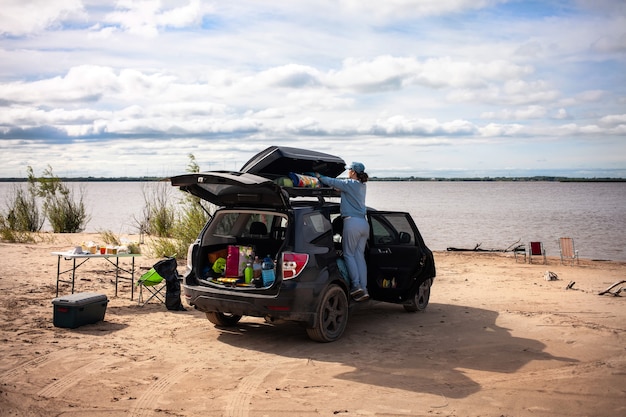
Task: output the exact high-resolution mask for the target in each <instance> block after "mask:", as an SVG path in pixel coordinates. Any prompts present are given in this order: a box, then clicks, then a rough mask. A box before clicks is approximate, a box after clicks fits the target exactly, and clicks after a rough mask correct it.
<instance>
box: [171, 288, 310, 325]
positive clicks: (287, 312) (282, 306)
mask: <svg viewBox="0 0 626 417" xmlns="http://www.w3.org/2000/svg"><path fill="white" fill-rule="evenodd" d="M182 288H183V294H184V296H185V299H186V300H187V303H188V304H189V305H191V306H193V307H194V308H195V309H196V310H199V311H203V312H220V313H230V314H235V315H238V316H252V317H268V316H269V317H272V318H274V319H280V320H289V321H298V322H303V323H305V324H307V325H309V326H312V325H313V323H314V320H315V313H314V312H313V311H306V310H304V311H303V310H302V309H295V308H294V305H293V301H291V302H290V301H288V300H287V298H289V299H291V300H293V299H294V297H280V296H275V295H262V294H257V293H248V294H242V295H234V294H232V292H229V293H226V292H222V291H217V290H214V289H208V288H206V287H201V286H195V285H194V286H192V285H183V286H182Z"/></svg>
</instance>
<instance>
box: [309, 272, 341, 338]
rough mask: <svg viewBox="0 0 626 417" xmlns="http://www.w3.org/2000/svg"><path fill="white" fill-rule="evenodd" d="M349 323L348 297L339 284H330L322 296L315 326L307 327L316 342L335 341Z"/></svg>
mask: <svg viewBox="0 0 626 417" xmlns="http://www.w3.org/2000/svg"><path fill="white" fill-rule="evenodd" d="M347 324H348V297H347V296H346V293H345V291H344V290H343V289H342V288H341V287H339V286H338V285H335V284H333V285H330V286H329V287H328V289H327V290H326V292H325V293H324V296H323V297H322V299H321V301H320V304H319V307H318V310H317V320H316V321H315V326H314V327H309V328H307V329H306V332H307V334H308V335H309V338H311V339H312V340H315V341H316V342H333V341H335V340H337V339H339V338H340V337H341V335H342V334H343V332H344V330H345V329H346V325H347Z"/></svg>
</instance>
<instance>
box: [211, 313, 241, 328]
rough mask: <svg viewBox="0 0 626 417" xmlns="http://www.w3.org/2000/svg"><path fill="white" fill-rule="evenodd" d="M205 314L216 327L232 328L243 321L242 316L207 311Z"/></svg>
mask: <svg viewBox="0 0 626 417" xmlns="http://www.w3.org/2000/svg"><path fill="white" fill-rule="evenodd" d="M205 314H206V318H207V319H209V321H210V322H211V323H213V324H215V325H216V326H224V327H230V326H234V325H235V324H237V323H239V320H241V316H238V315H236V314H229V313H220V312H217V311H207V312H206V313H205Z"/></svg>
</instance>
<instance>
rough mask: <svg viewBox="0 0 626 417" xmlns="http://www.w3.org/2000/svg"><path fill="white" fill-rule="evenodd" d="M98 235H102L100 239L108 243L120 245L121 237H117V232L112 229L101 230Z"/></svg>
mask: <svg viewBox="0 0 626 417" xmlns="http://www.w3.org/2000/svg"><path fill="white" fill-rule="evenodd" d="M98 236H100V240H102V242H104V243H105V244H107V245H113V246H119V245H120V239H119V238H118V237H117V235H116V234H115V233H113V232H112V231H110V230H99V231H98Z"/></svg>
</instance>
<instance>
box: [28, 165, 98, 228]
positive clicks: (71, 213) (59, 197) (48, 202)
mask: <svg viewBox="0 0 626 417" xmlns="http://www.w3.org/2000/svg"><path fill="white" fill-rule="evenodd" d="M29 168H30V167H29ZM28 180H29V182H31V181H32V182H34V181H36V182H37V184H38V190H37V193H38V195H39V196H40V197H42V198H43V199H44V202H43V212H44V214H45V216H46V217H47V219H48V221H49V222H50V226H52V231H53V232H55V233H78V232H82V231H83V230H84V229H85V225H86V224H87V222H88V221H89V216H88V215H87V213H86V209H85V203H84V195H85V193H84V190H83V189H81V190H80V196H79V198H78V201H75V200H74V195H73V192H72V190H70V189H69V188H68V187H67V186H66V185H65V184H63V183H62V182H61V180H60V179H59V178H58V177H56V176H55V175H54V174H53V173H52V167H50V166H48V168H47V169H46V170H45V171H44V176H43V177H41V178H35V177H34V175H33V173H32V169H31V170H30V172H29V178H28Z"/></svg>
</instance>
